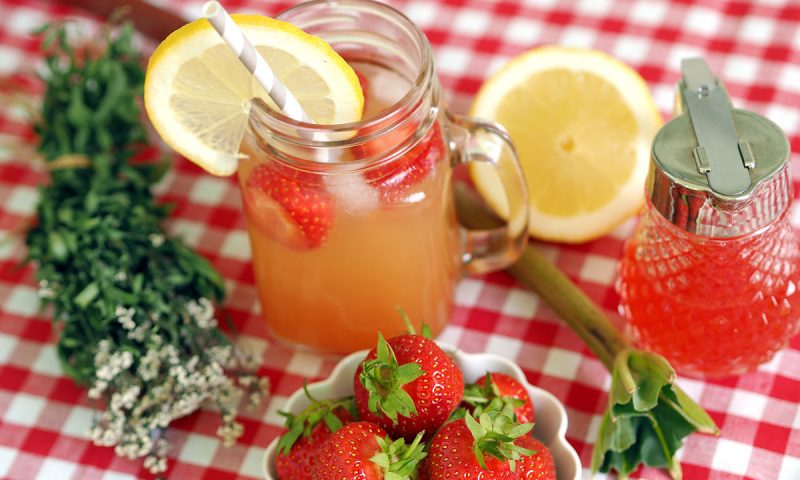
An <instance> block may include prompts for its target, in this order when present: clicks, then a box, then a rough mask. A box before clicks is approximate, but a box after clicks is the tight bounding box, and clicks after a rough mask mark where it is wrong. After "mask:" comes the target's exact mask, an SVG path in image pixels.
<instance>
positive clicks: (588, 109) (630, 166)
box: [470, 46, 662, 243]
mask: <svg viewBox="0 0 800 480" xmlns="http://www.w3.org/2000/svg"><path fill="white" fill-rule="evenodd" d="M471 114H472V115H473V116H476V117H480V118H485V119H489V120H493V121H496V122H498V123H500V124H502V125H503V126H505V128H506V129H507V130H508V132H509V134H510V135H511V138H512V140H513V141H514V145H515V147H516V149H517V153H518V155H519V159H520V163H521V164H522V169H523V171H524V173H525V177H526V181H527V184H528V190H529V195H530V221H529V232H530V234H531V235H532V236H534V237H536V238H540V239H543V240H550V241H560V242H568V243H579V242H585V241H588V240H591V239H594V238H597V237H599V236H601V235H603V234H605V233H608V232H609V231H610V230H612V229H613V228H614V227H615V226H617V225H618V224H620V223H621V222H622V221H624V220H625V219H627V218H629V217H630V216H632V215H634V214H635V213H636V212H637V211H638V210H639V208H640V207H641V206H642V203H643V200H644V182H645V177H646V176H647V170H648V163H649V159H650V144H651V142H652V139H653V137H654V136H655V134H656V132H657V130H658V128H659V126H660V125H661V123H662V120H661V115H660V114H659V112H658V109H657V108H656V105H655V103H654V102H653V99H652V97H651V96H650V92H649V91H648V88H647V84H646V83H645V82H644V80H643V79H642V77H641V76H639V74H638V73H637V72H636V71H635V70H633V69H632V68H630V67H629V66H627V65H625V64H624V63H622V62H620V61H619V60H616V59H614V58H613V57H611V56H609V55H607V54H604V53H602V52H599V51H595V50H590V49H579V48H568V47H558V46H551V47H542V48H538V49H534V50H530V51H528V52H526V53H523V54H521V55H520V56H518V57H516V58H514V59H512V60H511V61H510V62H509V63H508V64H506V65H505V66H504V67H502V68H501V69H500V70H499V71H498V72H497V73H495V74H494V75H493V76H492V77H491V78H489V80H487V81H486V83H485V84H484V85H483V86H482V87H481V89H480V91H479V92H478V94H477V96H476V98H475V101H474V103H473V105H472V109H471ZM470 168H471V170H470V172H471V176H472V178H473V180H474V182H475V184H476V186H477V188H478V190H479V191H480V192H481V194H482V195H483V196H484V197H485V198H486V200H487V202H488V203H489V204H490V205H491V206H492V207H493V208H494V209H495V211H497V212H498V213H499V214H501V215H504V216H506V215H507V212H508V203H507V201H506V198H505V194H504V190H503V188H502V185H501V183H500V180H499V177H498V176H497V174H496V173H495V172H494V170H493V168H492V167H491V166H489V165H486V164H473V165H472V166H471V167H470Z"/></svg>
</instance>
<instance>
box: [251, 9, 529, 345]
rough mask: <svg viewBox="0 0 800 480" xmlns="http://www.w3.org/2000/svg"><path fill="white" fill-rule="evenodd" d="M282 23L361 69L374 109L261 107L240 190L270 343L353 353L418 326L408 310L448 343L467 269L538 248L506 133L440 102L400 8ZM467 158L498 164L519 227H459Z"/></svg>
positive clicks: (336, 12) (304, 13) (503, 262)
mask: <svg viewBox="0 0 800 480" xmlns="http://www.w3.org/2000/svg"><path fill="white" fill-rule="evenodd" d="M278 19H280V20H283V21H287V22H290V23H292V24H294V25H296V26H298V27H299V28H301V29H303V30H305V31H306V32H308V33H310V34H312V35H315V36H318V37H321V38H322V39H324V40H325V41H327V42H328V43H329V44H331V45H332V46H333V47H334V49H336V50H337V51H338V52H339V54H341V55H342V56H343V57H344V58H345V60H347V61H348V62H349V63H350V64H351V65H352V66H353V68H354V69H355V70H356V71H357V72H358V73H359V74H360V76H361V77H362V79H363V87H364V93H365V111H364V117H363V118H364V120H363V121H361V122H357V123H352V124H344V125H312V124H307V123H302V122H296V121H293V120H291V119H289V118H287V117H285V116H282V115H281V114H279V113H276V112H275V111H273V110H271V109H269V108H267V107H266V105H264V104H263V103H262V102H260V101H258V100H256V101H254V104H253V109H252V111H251V116H250V125H249V128H248V131H247V132H246V133H245V135H244V138H243V140H242V144H241V151H242V153H243V154H244V155H245V156H246V158H245V159H243V160H242V161H241V163H240V167H239V181H240V185H241V190H242V198H243V203H244V209H245V215H246V218H247V223H248V231H249V235H250V242H251V247H252V253H253V269H254V271H255V277H256V283H257V287H258V294H259V298H260V301H261V308H262V315H263V317H264V319H265V321H266V323H267V326H268V328H269V330H270V332H271V334H272V335H273V336H274V337H276V338H277V339H280V340H282V341H285V342H288V343H290V344H293V345H297V346H304V347H307V348H311V349H314V350H318V351H326V352H335V353H345V352H350V351H354V350H357V349H361V348H367V347H369V346H371V345H374V342H375V340H376V337H377V332H379V331H380V332H382V333H383V334H384V335H385V336H391V335H396V334H399V333H401V332H403V331H405V329H406V327H405V324H404V322H403V320H402V318H401V316H400V315H399V314H398V311H397V310H398V309H402V310H403V311H404V312H405V313H406V314H407V315H408V316H409V318H411V319H412V321H413V322H414V323H415V324H417V325H418V324H419V323H420V322H423V321H424V322H425V323H426V324H428V325H429V326H430V327H431V330H432V332H433V333H434V334H438V333H439V332H440V331H441V330H442V329H443V328H444V326H445V324H446V323H447V321H448V319H449V316H450V314H451V311H452V305H453V290H454V287H455V284H456V282H457V280H458V279H459V278H460V276H461V273H462V271H463V270H466V271H468V272H474V273H482V272H487V271H490V270H495V269H499V268H503V267H505V266H507V265H508V264H510V263H511V262H513V261H514V260H515V259H516V258H517V257H518V255H519V253H520V251H521V250H522V248H523V247H524V245H525V242H526V241H527V234H526V232H527V218H528V211H527V205H528V202H527V192H526V187H525V182H524V179H523V177H522V172H521V169H520V167H519V164H518V162H517V159H516V155H515V153H514V150H513V147H512V146H511V143H510V140H509V138H508V136H507V134H506V133H505V132H504V131H503V130H502V129H500V128H498V127H497V126H496V125H494V124H492V123H487V122H481V121H476V120H473V119H470V118H467V117H463V116H458V115H453V114H450V113H448V112H447V111H446V110H445V109H444V108H443V107H442V106H441V103H440V102H441V100H440V96H439V83H438V79H437V78H436V76H435V73H434V67H433V63H432V58H431V50H430V46H429V44H428V42H427V40H426V39H425V37H424V35H423V34H422V33H421V32H420V31H419V30H418V29H417V28H416V27H415V26H414V25H413V23H412V22H411V21H410V20H409V19H408V18H406V17H405V16H403V15H402V14H401V13H399V12H397V11H396V10H394V9H392V8H391V7H388V6H386V5H383V4H380V3H376V2H373V1H369V0H349V1H338V2H326V1H314V2H309V3H305V4H301V5H298V6H296V7H294V8H292V9H290V10H288V11H286V12H284V13H283V14H281V15H280V16H279V17H278ZM267 53H268V52H267ZM466 162H489V163H491V164H493V165H494V166H495V168H496V171H497V173H498V176H499V178H500V179H501V181H502V184H503V187H504V188H505V191H506V196H507V200H508V207H509V208H508V213H509V214H508V216H507V218H508V224H507V226H505V227H503V228H500V229H495V230H485V231H467V230H465V229H463V228H461V227H460V226H459V225H458V223H457V220H456V214H455V207H454V200H453V190H452V186H451V177H452V171H453V167H454V166H455V165H458V164H462V163H466Z"/></svg>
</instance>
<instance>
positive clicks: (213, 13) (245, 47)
mask: <svg viewBox="0 0 800 480" xmlns="http://www.w3.org/2000/svg"><path fill="white" fill-rule="evenodd" d="M203 16H204V17H206V18H207V19H208V21H209V22H211V25H212V26H213V27H214V29H215V30H216V31H217V33H219V36H220V37H222V39H223V40H225V43H227V44H228V46H229V47H231V49H232V50H233V51H234V52H235V53H236V55H237V56H238V57H239V60H240V61H241V62H242V65H244V66H245V68H247V70H248V71H249V72H250V73H251V74H253V76H254V77H255V78H256V80H257V81H258V83H260V84H261V86H262V87H264V90H266V92H267V94H268V95H269V98H271V99H272V101H273V102H275V105H277V106H278V108H279V109H280V110H281V112H283V114H284V115H286V116H287V117H289V118H291V119H293V120H298V121H303V122H307V123H314V122H313V120H311V117H309V116H308V114H306V112H305V111H303V107H301V106H300V103H299V102H298V101H297V99H296V98H295V97H294V95H292V92H290V91H289V89H288V88H286V85H284V84H283V83H281V81H280V80H278V77H276V76H275V73H274V72H273V71H272V69H271V68H269V65H268V64H267V61H266V60H264V57H262V56H261V54H259V53H258V51H257V50H256V49H255V47H253V44H252V43H250V41H249V40H247V37H245V36H244V33H243V32H242V30H241V29H240V28H239V27H238V26H237V25H236V23H234V21H233V19H232V18H231V16H230V15H228V12H226V11H225V8H223V7H222V5H220V3H219V2H216V1H211V2H206V3H205V5H203Z"/></svg>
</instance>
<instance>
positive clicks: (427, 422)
mask: <svg viewBox="0 0 800 480" xmlns="http://www.w3.org/2000/svg"><path fill="white" fill-rule="evenodd" d="M353 389H354V395H353V396H351V397H345V398H339V399H333V400H316V399H314V398H312V397H311V395H310V393H309V392H308V390H306V395H308V396H309V398H310V400H311V404H310V405H309V406H308V407H307V408H306V409H305V410H304V411H303V412H301V413H300V414H298V415H292V414H288V413H284V415H285V416H286V428H287V431H286V432H285V433H284V434H283V436H282V437H281V439H280V441H279V443H278V456H277V459H276V465H275V467H276V472H277V474H278V478H279V479H280V480H309V479H310V480H341V479H356V478H359V479H386V480H403V479H418V480H426V479H431V480H452V479H454V478H481V479H482V480H492V479H526V480H538V479H555V477H556V476H555V467H554V464H553V457H552V456H551V455H550V452H549V451H548V450H547V448H546V447H545V446H544V445H542V444H541V443H540V442H539V441H537V440H535V439H534V438H533V437H532V436H531V435H530V431H531V429H532V428H533V423H532V422H533V419H534V409H533V403H532V402H531V399H530V397H529V396H528V393H527V391H526V389H525V387H524V386H522V385H521V384H520V383H519V382H517V381H516V380H515V379H514V378H512V377H510V376H508V375H506V374H503V373H499V372H487V373H486V376H485V377H483V378H481V379H480V380H478V381H477V382H476V383H474V384H467V385H465V384H464V378H463V375H462V372H461V370H460V369H459V368H458V365H456V363H455V362H454V361H453V359H452V358H450V356H449V355H448V354H447V353H446V352H445V351H444V350H442V349H441V348H440V347H439V346H438V345H437V344H436V342H434V341H433V340H431V339H430V338H428V337H427V336H425V335H424V332H423V335H417V334H414V333H413V332H412V333H410V334H406V335H400V336H397V337H392V338H389V339H388V340H385V339H384V338H383V336H381V335H380V334H379V335H378V344H377V346H376V347H375V348H373V349H372V350H370V351H369V352H368V353H367V355H366V357H365V358H364V360H363V361H362V362H361V363H360V364H359V366H358V368H357V369H356V372H355V375H354V378H353Z"/></svg>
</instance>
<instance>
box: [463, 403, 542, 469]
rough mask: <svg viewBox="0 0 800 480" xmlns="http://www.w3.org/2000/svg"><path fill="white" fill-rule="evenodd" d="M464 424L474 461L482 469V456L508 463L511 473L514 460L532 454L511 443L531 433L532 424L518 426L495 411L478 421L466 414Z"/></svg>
mask: <svg viewBox="0 0 800 480" xmlns="http://www.w3.org/2000/svg"><path fill="white" fill-rule="evenodd" d="M464 423H465V424H466V425H467V429H469V431H470V433H471V434H472V437H473V439H474V443H473V446H472V450H473V452H474V453H475V460H476V461H477V462H478V465H480V466H481V468H483V469H486V460H485V458H484V454H488V455H491V456H493V457H495V458H497V459H499V460H506V461H508V463H509V466H510V467H511V470H512V471H513V470H514V465H515V461H516V460H519V459H520V458H522V456H523V455H532V454H533V453H534V452H533V450H529V449H527V448H523V447H519V446H517V445H514V443H513V442H514V440H515V439H517V438H519V437H521V436H522V435H525V434H527V433H528V432H530V431H531V429H532V428H533V424H532V423H525V424H519V423H517V422H515V421H514V420H513V419H512V418H511V417H509V416H507V415H504V414H502V413H500V412H496V411H495V412H487V413H484V414H483V415H481V416H480V418H479V419H478V420H475V418H473V416H472V415H471V414H470V413H469V412H466V413H465V415H464Z"/></svg>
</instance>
